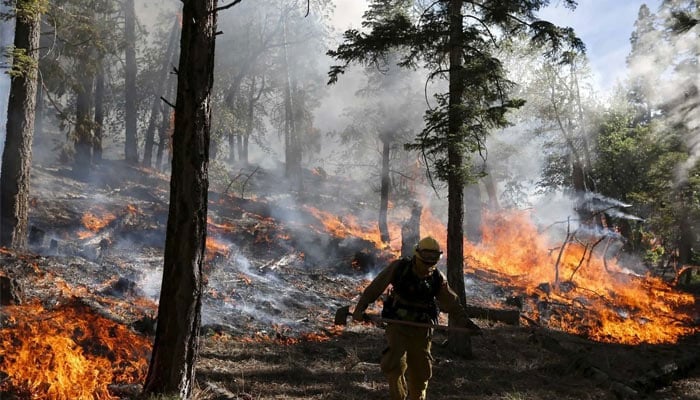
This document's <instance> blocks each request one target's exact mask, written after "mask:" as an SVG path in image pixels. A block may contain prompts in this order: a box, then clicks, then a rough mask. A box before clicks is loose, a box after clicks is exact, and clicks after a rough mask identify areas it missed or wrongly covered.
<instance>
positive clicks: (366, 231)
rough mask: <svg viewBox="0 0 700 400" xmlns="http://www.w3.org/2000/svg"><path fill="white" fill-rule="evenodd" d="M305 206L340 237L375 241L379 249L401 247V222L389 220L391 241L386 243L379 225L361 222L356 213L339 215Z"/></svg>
mask: <svg viewBox="0 0 700 400" xmlns="http://www.w3.org/2000/svg"><path fill="white" fill-rule="evenodd" d="M304 208H305V209H306V210H307V211H308V212H309V213H310V214H311V215H313V216H314V217H316V218H317V219H318V220H319V221H320V222H321V223H322V224H323V226H324V228H325V230H326V231H327V233H330V234H332V235H333V236H335V237H338V238H347V237H356V238H360V239H364V240H366V241H368V242H371V243H374V246H375V247H376V248H377V249H386V248H387V247H389V248H391V249H400V248H401V227H400V226H399V224H397V223H394V222H391V221H390V222H389V223H388V225H389V237H390V238H391V243H384V242H383V241H382V239H381V235H380V233H379V227H378V226H377V225H376V224H375V225H372V226H367V224H364V223H361V222H360V221H359V220H358V218H357V217H356V216H354V215H346V216H342V217H341V216H338V215H334V214H332V213H329V212H326V211H322V210H319V209H317V208H314V207H311V206H304Z"/></svg>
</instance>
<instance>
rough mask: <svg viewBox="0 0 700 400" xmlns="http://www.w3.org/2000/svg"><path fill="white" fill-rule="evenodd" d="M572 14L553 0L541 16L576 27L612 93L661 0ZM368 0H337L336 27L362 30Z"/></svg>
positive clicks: (602, 86)
mask: <svg viewBox="0 0 700 400" xmlns="http://www.w3.org/2000/svg"><path fill="white" fill-rule="evenodd" d="M578 3H579V4H578V7H577V8H576V10H574V11H572V10H570V9H568V8H565V7H564V6H563V5H562V2H561V1H560V0H553V1H551V4H550V6H549V7H548V8H546V9H545V10H542V12H540V14H539V16H540V17H541V18H542V19H545V20H548V21H550V22H553V23H555V24H557V25H560V26H569V27H572V28H574V30H575V31H576V33H577V35H578V36H579V37H580V38H581V39H582V40H583V41H584V43H585V44H586V48H587V51H586V52H587V55H588V57H589V60H590V63H591V68H592V70H593V74H594V79H595V82H594V84H595V86H596V88H597V89H598V91H599V92H601V94H602V93H608V92H609V91H610V90H611V89H612V88H613V87H614V85H615V83H616V82H617V81H618V80H621V79H624V77H625V68H626V66H625V57H626V56H627V54H628V53H629V50H630V42H629V38H630V34H631V33H632V30H633V29H634V21H635V20H636V19H637V13H638V11H639V7H640V6H641V5H642V4H646V5H647V6H648V7H649V9H650V10H651V11H652V12H655V11H656V10H657V9H658V7H659V5H660V4H661V0H648V1H639V0H612V1H611V0H579V1H578ZM366 4H367V3H366V1H365V0H337V2H336V12H335V26H337V27H338V28H339V29H340V31H341V32H342V31H343V30H344V29H347V28H349V27H351V26H352V27H355V28H358V27H359V26H360V22H361V21H362V14H363V12H364V11H365V9H366Z"/></svg>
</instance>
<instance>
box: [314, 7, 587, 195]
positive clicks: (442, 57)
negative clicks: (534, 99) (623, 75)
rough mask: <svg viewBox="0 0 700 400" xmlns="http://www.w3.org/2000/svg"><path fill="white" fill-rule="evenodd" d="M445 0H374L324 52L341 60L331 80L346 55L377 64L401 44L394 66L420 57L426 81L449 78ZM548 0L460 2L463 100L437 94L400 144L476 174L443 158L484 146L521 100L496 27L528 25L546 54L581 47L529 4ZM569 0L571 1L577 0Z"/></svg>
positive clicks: (440, 170) (443, 174) (463, 177)
mask: <svg viewBox="0 0 700 400" xmlns="http://www.w3.org/2000/svg"><path fill="white" fill-rule="evenodd" d="M448 3H449V2H446V1H440V2H434V3H431V4H430V6H428V7H425V8H421V6H422V4H423V3H422V2H411V1H396V2H392V1H386V0H375V1H373V2H371V3H370V8H369V10H368V12H367V13H365V15H364V22H363V27H364V28H366V31H363V32H360V31H359V30H348V31H346V32H345V35H344V41H343V43H342V44H341V45H340V46H338V48H337V49H335V50H330V51H328V55H330V56H331V57H333V58H335V59H336V60H338V61H340V62H341V63H342V64H341V65H335V66H332V67H331V69H330V71H329V83H334V82H336V81H337V80H338V76H339V75H340V74H342V73H344V71H345V69H346V68H347V67H348V65H350V64H351V63H359V64H361V65H365V66H373V67H381V66H382V65H383V63H384V62H386V60H387V57H388V54H389V53H390V52H391V51H394V50H397V49H401V50H402V51H401V54H402V58H401V59H399V60H398V62H397V64H398V65H399V66H402V67H416V66H419V65H422V66H423V68H425V69H427V70H428V71H430V74H429V76H428V80H429V81H431V82H432V81H434V80H440V79H444V78H446V77H447V76H448V71H449V70H450V68H451V67H450V66H449V64H448V59H449V52H450V50H451V49H450V44H449V43H448V42H449V37H450V33H451V30H452V29H454V28H455V27H453V26H452V25H451V20H450V16H449V13H448V12H449V9H448V8H449V7H448ZM545 4H546V2H543V1H514V0H512V1H502V2H492V3H489V6H488V7H485V6H478V7H468V6H466V5H465V7H464V9H463V10H462V11H463V12H464V13H465V14H464V17H465V18H464V21H467V22H465V23H466V25H465V26H464V29H463V30H462V32H461V33H458V35H459V36H461V38H462V39H461V40H460V42H459V44H458V45H459V50H460V51H461V52H462V58H463V60H464V62H463V65H462V66H461V67H460V69H459V70H454V71H451V72H453V73H451V74H450V75H449V77H450V79H452V80H456V79H458V80H461V82H459V83H458V84H456V85H460V86H461V87H463V88H464V97H463V98H462V99H460V103H461V104H460V105H450V104H449V93H437V94H435V96H434V97H435V100H436V101H437V106H436V107H433V108H430V109H428V110H427V111H426V113H425V124H426V127H425V130H424V131H423V132H422V133H420V134H419V135H418V136H417V137H416V139H415V141H414V142H412V143H408V144H406V146H405V148H406V149H407V150H416V151H419V152H420V153H421V155H422V156H423V157H424V158H425V160H426V161H427V162H428V165H429V166H432V167H433V168H434V169H435V172H436V176H437V177H438V178H439V179H441V180H447V177H448V176H451V177H457V178H459V180H460V181H462V182H465V183H466V182H472V181H474V180H475V179H476V178H478V173H476V174H475V173H474V171H472V170H471V167H465V168H461V170H456V169H457V167H456V166H455V165H452V164H451V163H450V162H449V161H448V160H447V154H448V151H449V150H457V151H458V152H459V153H460V154H461V155H462V156H463V157H469V156H470V155H472V154H475V153H485V145H484V140H485V137H486V136H487V135H488V133H489V132H490V131H491V130H493V129H496V128H502V127H505V126H507V125H508V124H509V123H508V121H507V118H506V115H507V113H508V111H509V110H512V109H515V108H518V107H521V106H522V105H523V104H524V101H523V100H520V99H511V98H510V97H509V95H508V93H509V89H510V87H512V82H510V81H508V80H507V79H506V77H505V75H506V74H505V71H504V69H503V66H502V64H501V62H500V60H499V59H498V58H497V57H495V56H494V55H493V54H494V53H495V50H496V47H497V45H498V43H499V42H501V41H502V40H503V39H504V38H503V37H502V35H499V34H498V33H497V32H509V34H511V35H517V34H520V33H528V34H529V35H530V37H531V38H532V40H533V41H535V42H536V43H539V44H545V43H546V44H547V45H548V46H549V54H550V55H554V54H558V53H560V52H561V51H562V50H564V49H565V48H566V49H567V50H569V49H573V50H577V51H582V50H583V44H582V42H581V41H580V40H579V39H578V38H576V37H575V35H573V32H572V31H571V30H570V29H562V28H559V27H556V26H555V25H553V24H551V23H548V22H545V21H539V20H536V19H535V17H534V11H536V10H537V9H539V7H541V6H543V5H545ZM567 4H568V5H569V6H572V7H573V6H574V4H575V3H574V2H567ZM410 5H415V6H416V9H418V10H419V11H418V12H417V13H416V14H411V13H409V12H408V10H409V6H410ZM458 77H459V78H458ZM452 83H453V82H451V85H452ZM450 108H451V109H450ZM455 118H456V119H455ZM452 119H454V120H455V121H463V124H462V126H459V127H457V129H456V130H455V129H454V127H453V126H451V124H450V122H449V121H450V120H452ZM464 165H471V163H469V162H465V163H464Z"/></svg>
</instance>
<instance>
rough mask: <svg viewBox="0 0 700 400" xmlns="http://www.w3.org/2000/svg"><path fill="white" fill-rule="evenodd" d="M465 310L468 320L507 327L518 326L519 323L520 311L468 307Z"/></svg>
mask: <svg viewBox="0 0 700 400" xmlns="http://www.w3.org/2000/svg"><path fill="white" fill-rule="evenodd" d="M465 310H466V311H467V316H469V318H476V319H486V320H489V321H497V322H503V323H504V324H508V325H518V324H519V323H520V310H515V309H500V308H490V307H479V306H469V305H468V306H466V307H465Z"/></svg>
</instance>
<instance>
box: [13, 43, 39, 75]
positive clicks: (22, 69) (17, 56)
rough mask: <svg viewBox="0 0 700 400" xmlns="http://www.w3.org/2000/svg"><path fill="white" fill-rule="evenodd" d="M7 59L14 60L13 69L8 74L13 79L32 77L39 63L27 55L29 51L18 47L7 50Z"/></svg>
mask: <svg viewBox="0 0 700 400" xmlns="http://www.w3.org/2000/svg"><path fill="white" fill-rule="evenodd" d="M7 58H9V59H12V68H10V70H9V71H8V72H7V73H8V74H9V75H10V76H11V77H13V78H21V77H25V76H28V75H30V74H31V73H32V72H33V71H36V68H37V66H38V62H37V60H36V59H34V58H33V57H32V56H30V55H28V54H27V49H20V48H17V47H14V46H12V47H9V48H8V49H7Z"/></svg>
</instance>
